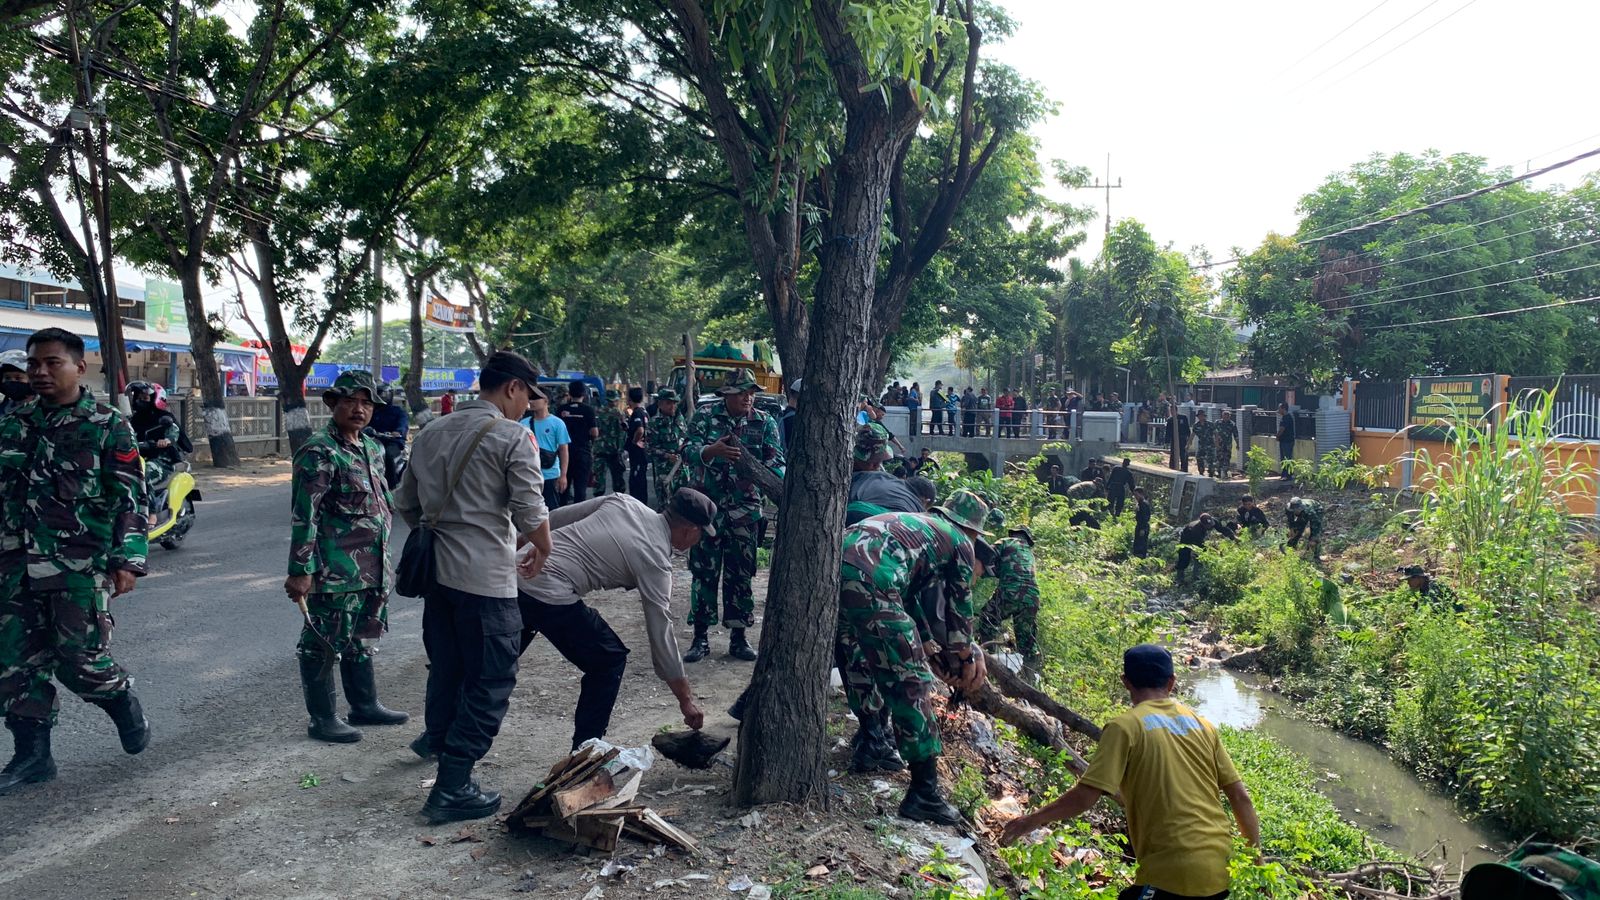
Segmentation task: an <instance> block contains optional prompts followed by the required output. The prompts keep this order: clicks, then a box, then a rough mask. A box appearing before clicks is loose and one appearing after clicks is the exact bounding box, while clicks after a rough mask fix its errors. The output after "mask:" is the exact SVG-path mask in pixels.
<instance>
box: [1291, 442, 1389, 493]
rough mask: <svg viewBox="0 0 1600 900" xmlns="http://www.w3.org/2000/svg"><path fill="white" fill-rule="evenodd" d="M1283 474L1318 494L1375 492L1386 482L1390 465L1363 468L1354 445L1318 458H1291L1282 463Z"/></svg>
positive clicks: (1359, 455) (1358, 450)
mask: <svg viewBox="0 0 1600 900" xmlns="http://www.w3.org/2000/svg"><path fill="white" fill-rule="evenodd" d="M1283 469H1284V471H1286V472H1288V473H1289V474H1290V475H1292V476H1293V477H1294V480H1295V481H1297V482H1299V483H1300V484H1301V486H1302V487H1309V488H1312V489H1313V490H1319V491H1342V490H1345V489H1346V488H1351V487H1364V488H1367V489H1368V490H1374V489H1377V488H1380V487H1384V486H1386V485H1387V484H1388V483H1389V473H1390V472H1391V471H1393V466H1391V465H1389V464H1384V465H1381V466H1364V465H1362V464H1361V451H1360V449H1358V448H1357V447H1355V446H1350V447H1346V448H1344V449H1342V450H1330V451H1328V452H1327V453H1324V454H1322V455H1321V456H1320V457H1318V458H1317V459H1314V460H1312V459H1291V460H1285V461H1284V463H1283Z"/></svg>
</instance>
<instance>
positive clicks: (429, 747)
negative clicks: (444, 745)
mask: <svg viewBox="0 0 1600 900" xmlns="http://www.w3.org/2000/svg"><path fill="white" fill-rule="evenodd" d="M439 750H440V747H439V745H437V744H435V743H434V742H433V738H431V737H429V736H428V733H427V732H426V731H424V732H423V733H421V734H419V735H417V737H416V740H413V741H412V742H411V752H412V753H415V754H416V755H418V756H420V757H422V758H423V759H433V758H434V757H435V756H438V755H439Z"/></svg>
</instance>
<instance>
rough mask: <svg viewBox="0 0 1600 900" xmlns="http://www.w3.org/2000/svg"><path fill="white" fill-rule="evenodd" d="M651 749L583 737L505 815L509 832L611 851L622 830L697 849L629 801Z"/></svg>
mask: <svg viewBox="0 0 1600 900" xmlns="http://www.w3.org/2000/svg"><path fill="white" fill-rule="evenodd" d="M651 761H652V757H651V754H650V748H648V747H637V748H632V749H628V750H623V749H621V748H617V747H613V746H611V745H610V744H607V743H606V742H604V741H594V740H591V741H587V742H585V743H584V745H583V746H581V747H579V748H578V749H577V750H574V751H573V752H572V753H571V755H569V756H567V757H565V758H563V759H562V760H561V761H560V762H557V763H556V764H555V765H554V766H551V767H550V773H549V774H548V775H546V776H545V779H544V781H543V782H542V783H540V784H536V785H534V786H533V789H532V790H530V791H528V794H527V796H526V797H524V798H523V799H522V802H521V803H518V804H517V808H516V809H514V810H512V812H511V815H510V816H509V817H507V819H506V827H508V828H510V829H511V830H512V831H538V832H541V833H543V834H544V835H545V836H546V837H549V838H554V839H556V840H560V841H566V842H567V843H570V844H578V845H580V846H584V847H590V848H592V849H595V850H600V851H602V852H606V853H611V852H614V851H615V850H616V849H617V841H618V839H619V838H620V837H621V836H622V835H623V834H627V835H629V836H631V837H634V838H637V839H639V840H642V841H645V842H646V843H652V844H660V843H666V844H671V845H673V846H675V847H679V848H681V849H683V850H686V851H688V852H689V853H698V852H699V850H700V847H699V845H698V844H697V843H696V842H695V840H694V838H692V837H690V836H689V835H687V834H685V833H684V832H682V831H680V830H678V829H677V828H676V827H674V826H673V825H672V824H671V823H669V822H668V821H667V820H666V819H663V818H661V815H660V814H659V813H657V812H656V811H655V810H653V809H650V808H649V807H647V806H640V805H634V803H633V801H634V798H635V797H637V796H638V793H639V783H640V781H642V780H643V778H644V770H645V769H647V768H649V767H650V764H651Z"/></svg>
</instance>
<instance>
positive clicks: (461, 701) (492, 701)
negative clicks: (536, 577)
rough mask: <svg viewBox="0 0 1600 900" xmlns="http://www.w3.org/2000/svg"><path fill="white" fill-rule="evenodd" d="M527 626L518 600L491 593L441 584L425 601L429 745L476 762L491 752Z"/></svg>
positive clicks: (512, 681) (423, 621)
mask: <svg viewBox="0 0 1600 900" xmlns="http://www.w3.org/2000/svg"><path fill="white" fill-rule="evenodd" d="M521 630H522V615H521V613H520V612H519V611H518V609H517V598H515V597H485V596H482V595H480V594H469V593H467V592H466V591H460V590H456V589H455V588H452V587H445V586H444V585H440V586H439V587H438V588H437V589H436V590H435V591H433V592H432V593H431V594H429V595H428V596H427V598H426V599H424V600H423V606H422V646H423V647H424V648H425V649H426V650H427V651H428V695H427V701H426V723H427V724H426V731H427V734H428V738H429V743H430V744H432V745H433V746H435V747H443V748H444V752H446V753H453V754H455V755H457V756H464V757H466V758H468V759H471V760H474V761H476V760H479V759H482V758H483V757H484V754H486V753H488V752H489V747H490V745H491V744H493V743H494V738H495V735H497V734H499V733H500V723H501V722H502V721H503V720H504V719H505V717H506V710H507V709H508V708H510V706H511V689H512V688H514V687H516V685H517V656H518V651H519V650H520V647H519V645H518V643H517V634H518V632H520V631H521Z"/></svg>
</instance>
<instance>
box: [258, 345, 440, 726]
mask: <svg viewBox="0 0 1600 900" xmlns="http://www.w3.org/2000/svg"><path fill="white" fill-rule="evenodd" d="M322 402H323V403H326V404H327V405H328V408H329V409H331V410H332V411H333V421H331V422H329V423H328V427H327V428H325V429H323V430H322V431H319V432H317V433H315V434H313V435H312V436H311V438H310V439H309V440H307V441H306V443H305V444H304V445H303V446H301V448H300V449H299V450H298V451H296V452H295V455H294V476H293V482H292V491H291V495H292V499H291V501H290V503H291V513H292V514H291V517H290V532H289V577H288V578H287V579H286V580H285V581H284V583H283V589H284V592H285V593H287V594H288V595H289V599H291V600H293V601H295V602H296V603H301V602H303V603H305V605H306V609H307V611H308V614H309V616H310V621H308V622H307V623H306V625H305V627H304V628H302V629H301V631H300V644H299V647H298V651H299V652H298V655H299V657H300V683H301V686H302V687H303V688H304V691H305V701H306V711H307V712H308V713H310V715H311V721H310V723H309V724H308V725H307V726H306V733H307V734H309V735H311V736H312V737H314V738H316V739H317V740H321V741H329V742H333V743H341V744H342V743H350V742H352V741H359V740H361V732H360V731H359V730H358V729H356V728H352V727H351V725H350V724H349V723H350V722H353V723H355V724H358V725H400V724H403V723H404V722H405V721H406V720H407V719H408V718H409V716H407V715H406V714H405V713H403V712H396V711H394V710H391V709H386V708H385V707H384V706H383V704H382V703H379V702H378V688H377V683H376V680H375V677H374V675H373V671H372V655H373V654H374V653H376V652H377V650H378V648H377V640H378V638H379V637H381V636H382V635H383V632H384V631H385V630H386V629H387V627H388V610H387V607H386V604H385V601H386V600H387V599H388V597H389V573H390V562H389V558H390V551H389V531H390V527H391V525H392V523H393V513H392V512H391V511H390V510H391V507H392V504H393V497H392V496H391V494H390V491H389V486H388V483H387V482H386V481H385V480H384V473H383V460H384V457H383V446H382V445H381V444H379V443H378V442H377V441H376V440H374V439H372V438H370V437H367V436H366V435H364V434H362V433H361V429H363V428H365V427H366V426H367V424H368V423H369V422H371V421H372V411H373V409H374V407H375V405H376V404H377V403H381V402H382V401H381V399H380V394H379V392H378V389H377V385H376V384H374V383H373V379H372V375H371V374H370V373H368V372H363V371H359V370H351V371H347V372H341V373H340V374H339V377H338V378H337V379H335V380H334V382H333V387H330V388H328V390H326V391H324V392H323V394H322ZM334 656H337V657H339V674H340V676H341V679H342V680H343V682H344V695H345V699H346V700H348V701H349V702H350V719H349V722H346V721H345V720H344V719H342V718H340V717H339V711H338V707H337V706H336V700H335V696H334V689H333V657H334Z"/></svg>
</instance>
